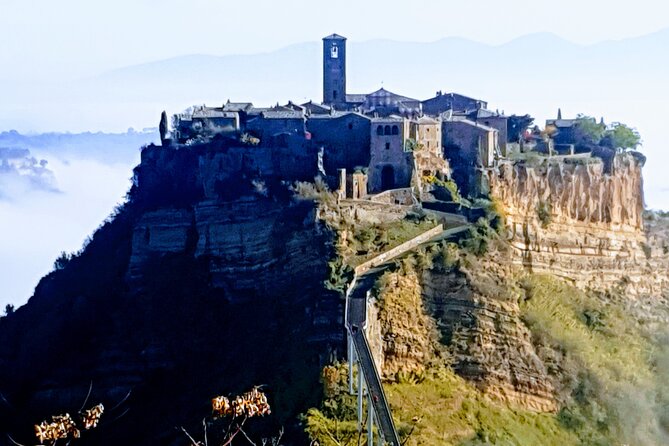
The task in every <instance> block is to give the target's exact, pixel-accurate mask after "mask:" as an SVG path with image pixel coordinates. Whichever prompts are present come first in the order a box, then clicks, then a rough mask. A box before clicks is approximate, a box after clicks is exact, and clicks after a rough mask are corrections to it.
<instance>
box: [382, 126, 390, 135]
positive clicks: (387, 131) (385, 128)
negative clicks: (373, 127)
mask: <svg viewBox="0 0 669 446" xmlns="http://www.w3.org/2000/svg"><path fill="white" fill-rule="evenodd" d="M383 133H384V134H385V135H390V126H389V125H387V126H385V127H384V128H383Z"/></svg>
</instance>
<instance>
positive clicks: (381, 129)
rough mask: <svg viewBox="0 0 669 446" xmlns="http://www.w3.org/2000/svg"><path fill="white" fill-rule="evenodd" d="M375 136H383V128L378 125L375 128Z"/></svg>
mask: <svg viewBox="0 0 669 446" xmlns="http://www.w3.org/2000/svg"><path fill="white" fill-rule="evenodd" d="M376 134H377V135H379V136H382V135H383V126H382V125H380V126H378V127H377V128H376Z"/></svg>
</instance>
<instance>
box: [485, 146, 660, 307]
mask: <svg viewBox="0 0 669 446" xmlns="http://www.w3.org/2000/svg"><path fill="white" fill-rule="evenodd" d="M642 166H643V162H642V161H641V159H640V157H638V156H635V155H634V154H633V153H624V154H618V155H616V156H615V158H614V159H613V161H612V165H611V169H610V172H606V171H605V169H604V163H603V162H602V161H601V160H599V159H597V158H587V157H581V158H578V157H577V158H568V159H562V158H555V159H545V160H544V161H543V162H542V163H534V164H532V163H529V162H507V163H502V164H501V165H500V166H499V167H498V168H497V169H496V170H490V171H488V172H487V177H488V182H489V184H490V190H491V196H492V197H493V198H494V199H495V200H497V201H498V203H499V204H500V205H501V207H502V208H503V211H504V214H505V218H506V224H507V227H508V239H509V242H510V244H511V246H512V248H513V250H512V253H511V260H512V262H514V263H516V264H519V265H523V266H525V267H526V268H528V269H530V270H532V271H541V272H548V273H552V274H555V275H558V276H560V277H563V278H565V279H568V280H570V281H572V282H573V283H575V284H576V285H578V286H580V287H590V288H595V289H606V288H609V287H611V286H612V285H614V284H615V283H616V282H618V281H620V280H621V279H622V280H624V281H626V282H630V283H631V284H632V285H633V286H631V287H630V288H629V291H630V292H631V293H632V294H635V295H641V294H658V293H660V292H661V290H662V289H665V288H667V287H668V286H669V277H668V275H667V267H668V266H669V260H668V259H667V256H666V255H665V254H664V253H662V252H661V250H652V249H650V248H649V244H648V243H649V240H648V238H647V235H646V233H645V231H644V221H643V210H644V204H643V181H642V175H641V168H642Z"/></svg>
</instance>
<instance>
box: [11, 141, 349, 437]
mask: <svg viewBox="0 0 669 446" xmlns="http://www.w3.org/2000/svg"><path fill="white" fill-rule="evenodd" d="M240 154H241V155H240ZM243 154H244V151H243V150H241V149H240V150H234V149H229V148H225V147H219V146H216V144H209V145H203V146H193V147H189V148H176V147H153V146H152V147H148V148H146V149H144V151H143V154H142V163H141V164H140V165H139V166H138V168H137V169H136V177H135V187H134V188H133V189H132V190H131V191H130V193H129V199H128V202H127V203H126V204H124V205H123V206H122V207H121V208H120V209H119V210H118V211H117V213H116V214H115V215H114V216H113V217H112V218H110V219H109V221H107V222H105V224H103V226H101V227H100V229H98V231H96V233H95V234H94V235H93V237H92V241H91V242H90V243H89V244H88V245H87V246H86V247H85V248H84V249H83V250H82V252H81V253H79V254H78V255H75V256H74V257H73V259H72V260H71V261H70V262H69V263H68V264H67V265H66V266H64V268H62V269H59V270H56V271H54V272H52V273H51V274H49V275H48V276H46V277H45V278H43V279H42V281H41V282H40V284H39V285H38V287H37V289H36V291H35V294H34V296H33V297H32V298H31V299H30V301H29V303H28V304H27V305H25V306H24V307H22V308H20V309H19V310H17V311H16V313H15V314H13V315H11V316H10V317H6V318H2V319H0V395H1V396H2V398H0V400H2V403H0V432H2V433H3V434H4V433H8V434H11V435H12V436H13V437H14V438H16V439H17V440H19V441H22V442H23V443H30V442H31V441H32V440H31V437H32V433H31V430H32V423H34V422H38V421H39V420H41V419H44V418H46V417H47V416H48V415H54V414H58V413H61V412H65V411H69V412H70V413H76V411H77V410H78V408H79V407H80V405H81V404H82V403H83V402H84V399H85V398H86V394H87V391H88V388H89V385H91V383H92V393H91V397H90V399H91V401H95V402H102V403H104V404H105V406H106V407H108V408H110V409H111V408H113V407H114V406H116V405H117V404H119V403H120V405H119V406H118V407H117V408H115V409H112V410H109V411H108V413H107V414H105V420H106V421H105V420H103V421H105V422H103V424H101V429H100V430H99V432H100V433H99V434H96V433H92V434H90V435H86V436H85V438H84V439H82V441H80V444H96V445H105V444H182V443H184V440H185V436H183V434H182V433H179V432H177V431H176V430H175V429H174V426H179V425H184V426H187V427H188V426H190V427H189V429H191V430H194V431H198V430H199V429H200V428H201V420H202V418H203V417H205V416H207V415H208V414H209V412H210V411H209V408H208V401H209V398H211V397H212V396H215V395H218V394H228V393H233V392H242V391H246V390H248V389H249V388H250V387H251V386H253V385H259V384H265V385H266V391H267V393H268V394H269V395H270V396H271V401H270V403H271V405H272V408H273V412H274V413H275V414H277V415H276V416H274V417H270V418H269V419H267V420H265V421H264V422H263V423H261V424H260V425H259V426H256V428H254V429H257V432H258V433H259V434H260V433H264V434H266V435H273V434H276V433H277V432H278V430H279V428H280V427H281V426H284V427H285V429H286V435H287V437H286V438H288V439H291V438H292V440H291V441H294V440H295V438H298V439H299V438H300V436H301V435H302V434H301V428H299V427H298V426H297V418H296V415H297V414H299V413H300V412H301V411H303V410H305V409H306V408H307V407H308V405H309V402H310V401H312V402H313V401H314V400H315V399H316V398H318V392H317V389H318V372H319V369H320V366H321V365H322V364H323V363H325V362H328V361H329V360H330V359H331V358H332V357H337V356H338V355H340V354H341V352H342V351H343V348H342V347H341V345H342V344H343V331H342V323H343V322H342V315H343V307H342V303H343V302H342V300H341V298H340V296H339V295H338V294H337V293H336V292H333V291H330V290H327V289H325V288H324V287H323V282H324V280H326V279H327V277H328V274H329V270H328V265H327V262H328V260H329V259H330V258H331V256H332V255H333V247H332V245H333V240H334V236H333V234H332V233H331V232H330V231H329V230H328V229H327V227H325V226H324V225H323V223H322V222H321V221H320V220H319V219H318V218H317V212H316V207H317V206H316V204H315V202H314V201H313V200H309V199H304V198H300V197H297V196H295V194H294V193H293V192H292V191H291V190H290V188H289V186H288V185H286V184H283V183H282V182H281V181H279V180H278V179H277V175H279V174H278V173H277V172H279V170H280V169H285V168H286V166H285V165H284V166H283V167H282V166H277V165H274V164H271V163H270V164H266V165H265V164H260V163H261V161H262V162H265V161H268V160H269V161H268V162H271V160H272V157H262V156H260V155H258V156H257V157H255V158H252V157H245V156H242V155H243ZM238 155H240V156H238ZM305 171H306V170H305ZM279 173H280V175H281V176H283V175H285V172H279ZM282 178H283V177H282ZM294 179H299V176H296V177H294ZM128 395H129V396H128ZM126 396H127V398H126ZM108 423H109V424H108ZM112 424H113V426H112ZM107 425H109V428H107V427H106V426H107ZM112 427H113V428H112ZM1 437H2V438H1V439H0V444H4V441H5V439H6V437H5V436H4V435H2V436H1Z"/></svg>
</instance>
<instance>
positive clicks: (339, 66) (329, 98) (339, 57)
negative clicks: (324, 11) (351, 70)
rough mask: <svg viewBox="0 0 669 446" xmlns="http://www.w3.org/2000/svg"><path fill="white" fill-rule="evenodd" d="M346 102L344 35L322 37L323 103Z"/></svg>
mask: <svg viewBox="0 0 669 446" xmlns="http://www.w3.org/2000/svg"><path fill="white" fill-rule="evenodd" d="M344 102H346V37H342V36H340V35H338V34H332V35H331V36H327V37H323V104H327V105H336V104H343V103H344Z"/></svg>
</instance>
